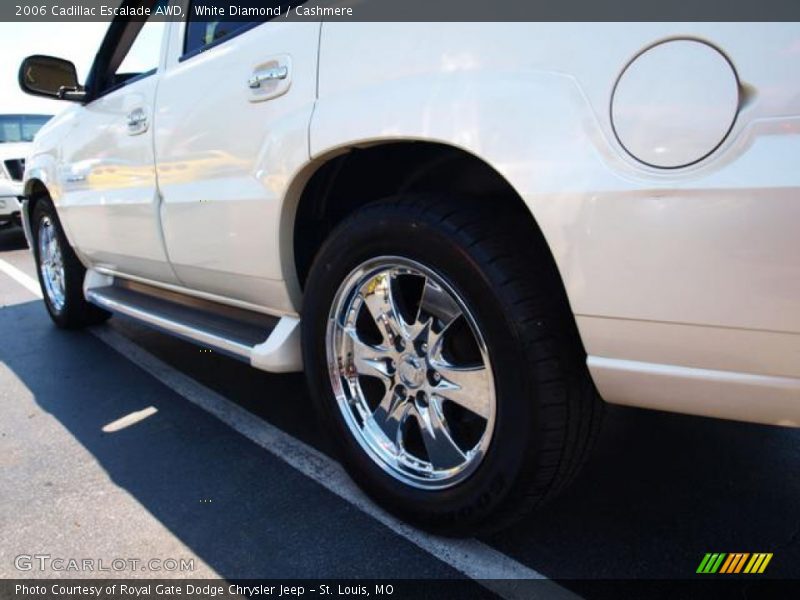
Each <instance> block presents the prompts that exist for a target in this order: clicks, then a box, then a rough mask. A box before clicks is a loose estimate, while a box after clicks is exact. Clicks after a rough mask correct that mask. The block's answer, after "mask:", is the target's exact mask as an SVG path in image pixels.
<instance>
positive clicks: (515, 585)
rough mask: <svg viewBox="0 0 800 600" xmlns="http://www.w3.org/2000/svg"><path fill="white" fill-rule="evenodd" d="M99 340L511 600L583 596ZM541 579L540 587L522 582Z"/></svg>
mask: <svg viewBox="0 0 800 600" xmlns="http://www.w3.org/2000/svg"><path fill="white" fill-rule="evenodd" d="M0 270H2V271H3V272H4V273H6V274H8V275H9V276H10V277H12V278H13V279H14V280H15V281H17V282H18V283H20V284H21V285H23V286H25V287H26V288H27V289H28V290H30V291H31V292H33V293H35V294H36V295H37V296H40V297H41V292H40V291H39V287H38V284H37V282H36V281H35V280H33V278H31V277H29V276H28V275H27V274H26V273H23V272H22V271H20V270H19V269H17V268H16V267H13V266H11V265H9V264H8V263H6V262H5V261H3V260H2V259H0ZM90 331H91V332H92V333H93V334H94V335H95V336H96V337H97V338H99V339H100V340H102V341H103V342H105V343H106V344H107V345H108V346H110V347H111V348H113V349H114V350H116V351H117V352H119V353H120V354H122V355H123V356H124V357H125V358H127V359H128V360H130V361H131V362H133V363H134V364H135V365H137V366H139V367H140V368H141V369H143V370H144V371H146V372H147V373H148V374H150V375H152V376H153V377H155V378H156V379H157V380H159V381H160V382H161V383H163V384H164V385H166V386H167V387H168V388H170V389H171V390H173V391H174V392H176V393H178V394H179V395H181V396H183V397H184V398H186V399H187V400H189V402H192V403H193V404H195V405H196V406H198V407H200V408H202V409H203V410H205V411H206V412H208V413H210V414H212V415H213V416H215V417H217V418H218V419H219V420H220V421H222V422H224V423H225V424H226V425H228V426H229V427H231V428H232V429H234V430H236V431H237V432H238V433H240V434H241V435H243V436H245V437H246V438H248V439H249V440H251V441H253V442H255V443H256V444H258V445H259V446H261V447H262V448H264V449H266V450H268V451H269V452H270V453H272V454H274V455H275V456H276V457H278V458H280V459H281V460H283V461H284V462H286V463H288V464H289V465H290V466H292V467H293V468H295V469H297V470H298V471H300V472H301V473H303V474H304V475H306V476H307V477H310V478H311V479H313V480H314V481H315V482H317V483H318V484H320V485H322V486H323V487H325V488H327V489H328V490H329V491H331V492H333V493H334V494H336V495H337V496H339V497H340V498H342V499H344V500H346V501H347V502H349V503H350V504H352V505H353V506H355V507H357V508H358V509H359V510H361V511H363V512H364V513H366V514H368V515H369V516H371V517H372V518H374V519H375V520H377V521H379V522H381V523H382V524H383V525H385V526H386V527H388V528H389V529H391V530H392V531H393V532H395V533H396V534H398V535H400V536H401V537H403V538H405V539H406V540H408V541H410V542H412V543H413V544H415V545H416V546H418V547H419V548H421V549H423V550H425V551H426V552H428V553H429V554H431V555H433V556H434V557H436V558H437V559H439V560H441V561H442V562H444V563H446V564H448V565H449V566H451V567H452V568H454V569H456V570H457V571H459V572H461V573H463V574H464V575H466V576H467V577H469V578H471V579H474V580H476V581H477V582H478V583H480V584H481V585H482V586H484V587H485V588H487V589H489V590H491V591H493V592H494V593H496V594H498V595H499V596H501V597H502V598H506V599H508V600H512V599H513V600H516V599H520V600H522V599H523V598H524V599H535V598H558V599H564V600H566V599H570V600H572V599H576V598H579V596H577V595H575V594H574V593H573V592H571V591H569V590H567V589H565V588H563V587H561V586H559V585H558V584H556V583H555V582H553V581H550V580H549V579H548V578H547V577H545V576H544V575H542V574H541V573H539V572H537V571H535V570H533V569H531V568H529V567H526V566H525V565H523V564H521V563H519V562H517V561H516V560H514V559H512V558H510V557H508V556H506V555H505V554H503V553H501V552H499V551H497V550H495V549H494V548H491V547H490V546H487V545H486V544H483V543H482V542H479V541H477V540H474V539H468V540H466V539H461V540H459V539H451V538H443V537H439V536H434V535H431V534H428V533H425V532H423V531H420V530H419V529H416V528H414V527H412V526H410V525H408V524H407V523H404V522H403V521H400V520H399V519H397V518H395V517H394V516H392V515H391V514H389V513H388V512H386V511H384V510H383V509H382V508H380V507H379V506H377V505H376V504H374V503H373V502H372V501H371V500H370V499H369V498H367V496H366V495H365V494H364V493H363V492H362V491H361V490H360V489H359V488H358V487H357V486H356V485H355V484H354V483H353V481H352V480H351V479H350V477H349V476H348V475H347V474H346V473H345V471H344V469H343V468H342V467H341V465H339V464H338V463H337V462H336V461H334V460H332V459H331V458H329V457H327V456H326V455H324V454H322V453H321V452H319V451H317V450H316V449H314V448H312V447H310V446H308V445H306V444H304V443H303V442H301V441H299V440H297V439H295V438H293V437H291V436H290V435H288V434H287V433H285V432H283V431H281V430H280V429H278V428H277V427H274V426H273V425H271V424H269V423H267V422H266V421H264V420H262V419H260V418H258V417H257V416H255V415H253V414H252V413H250V412H248V411H247V410H245V409H243V408H242V407H240V406H239V405H237V404H235V403H234V402H231V401H230V400H228V399H227V398H224V397H223V396H221V395H220V394H218V393H217V392H215V391H213V390H210V389H209V388H207V387H205V386H204V385H202V384H200V383H198V382H197V381H195V380H194V379H192V378H191V377H189V376H187V375H185V374H184V373H181V372H180V371H178V370H176V369H174V368H173V367H171V366H169V365H168V364H166V363H165V362H163V361H162V360H160V359H158V358H156V357H155V356H153V355H152V354H150V353H149V352H147V351H146V350H145V349H144V348H142V347H141V346H139V345H138V344H136V343H134V342H132V341H131V340H129V339H128V338H126V337H124V336H123V335H121V334H119V333H117V332H116V331H114V330H113V329H111V328H110V327H108V326H99V327H94V328H92V329H91V330H90ZM532 579H535V580H541V581H539V582H538V583H536V584H535V585H531V584H530V583H528V584H527V585H526V584H524V583H523V582H522V581H521V580H532Z"/></svg>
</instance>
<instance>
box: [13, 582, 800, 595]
mask: <svg viewBox="0 0 800 600" xmlns="http://www.w3.org/2000/svg"><path fill="white" fill-rule="evenodd" d="M234 598H247V599H249V598H253V599H257V600H272V599H274V598H280V599H281V600H297V599H299V598H303V599H314V600H317V599H320V598H321V599H334V598H335V599H337V600H353V599H358V598H376V599H385V600H418V599H427V598H431V599H436V600H441V599H449V598H453V599H458V600H469V599H472V598H475V599H483V598H504V599H508V600H512V599H513V600H523V599H524V600H533V599H539V598H541V599H562V600H577V599H580V598H585V599H587V600H600V599H603V600H605V599H609V600H612V599H613V600H623V599H628V598H631V599H636V600H639V599H642V600H644V599H648V600H649V599H654V600H660V599H665V600H666V599H670V600H672V599H676V600H677V599H680V600H690V599H694V598H697V599H698V600H700V599H702V600H708V599H714V598H748V599H760V598H770V599H771V598H776V599H777V598H780V599H784V598H800V580H772V579H754V578H748V579H733V578H729V579H725V578H723V577H714V578H709V579H686V580H589V579H583V580H549V579H538V580H509V579H492V580H471V579H450V580H445V579H436V580H429V579H386V580H377V579H347V580H345V579H327V580H326V579H306V580H289V579H287V580H282V579H230V580H225V579H3V580H0V600H12V599H13V600H91V599H96V600H221V599H225V600H229V599H234Z"/></svg>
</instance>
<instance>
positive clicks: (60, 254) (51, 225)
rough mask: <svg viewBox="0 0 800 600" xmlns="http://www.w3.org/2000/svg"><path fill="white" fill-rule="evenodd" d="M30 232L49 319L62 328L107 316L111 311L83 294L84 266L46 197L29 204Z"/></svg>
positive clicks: (95, 322) (98, 320)
mask: <svg viewBox="0 0 800 600" xmlns="http://www.w3.org/2000/svg"><path fill="white" fill-rule="evenodd" d="M31 234H32V237H33V255H34V257H35V259H36V273H37V275H38V277H39V285H40V287H41V288H42V296H43V298H44V304H45V306H46V307H47V312H48V313H49V314H50V318H51V319H52V320H53V322H54V323H55V324H56V325H58V326H59V327H62V328H64V329H79V328H81V327H86V326H88V325H96V324H98V323H102V322H103V321H105V320H106V319H108V318H109V317H110V316H111V313H109V312H107V311H105V310H103V309H101V308H99V307H97V306H95V305H93V304H90V303H89V302H87V301H86V298H84V296H83V279H84V276H85V275H86V269H85V267H84V266H83V265H82V264H81V262H80V260H78V257H77V256H76V255H75V252H74V251H73V249H72V247H71V246H70V245H69V242H68V241H67V238H66V236H65V235H64V230H63V229H62V227H61V221H59V219H58V214H57V213H56V209H55V207H54V206H53V203H52V202H51V201H50V199H49V198H42V199H40V200H39V201H37V202H36V204H35V206H34V207H33V214H32V218H31Z"/></svg>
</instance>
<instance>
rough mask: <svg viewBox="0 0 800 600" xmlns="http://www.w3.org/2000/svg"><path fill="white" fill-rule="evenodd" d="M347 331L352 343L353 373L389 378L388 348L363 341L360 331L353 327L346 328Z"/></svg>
mask: <svg viewBox="0 0 800 600" xmlns="http://www.w3.org/2000/svg"><path fill="white" fill-rule="evenodd" d="M345 333H346V335H347V340H348V342H349V344H350V357H351V360H350V361H348V362H349V364H350V365H351V366H352V367H353V370H354V373H353V374H355V375H367V376H369V375H372V376H374V377H380V378H381V379H385V380H388V379H389V377H390V373H389V369H390V361H391V357H390V355H389V353H388V350H387V349H386V348H383V347H380V346H371V345H369V344H367V343H365V342H362V341H361V340H360V339H359V337H358V333H356V331H355V330H354V329H352V328H346V329H345Z"/></svg>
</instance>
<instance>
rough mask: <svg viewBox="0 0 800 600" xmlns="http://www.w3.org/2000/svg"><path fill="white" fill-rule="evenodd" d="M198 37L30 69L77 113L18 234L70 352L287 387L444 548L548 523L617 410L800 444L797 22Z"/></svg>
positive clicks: (112, 39)
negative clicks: (227, 363)
mask: <svg viewBox="0 0 800 600" xmlns="http://www.w3.org/2000/svg"><path fill="white" fill-rule="evenodd" d="M187 14H188V18H187V19H185V20H183V21H180V22H178V21H175V22H157V21H154V20H148V21H146V22H143V21H141V20H140V21H136V20H129V19H124V18H120V19H117V20H115V21H114V22H113V23H112V24H111V26H110V28H109V30H108V33H107V35H106V37H105V39H104V41H103V43H102V45H101V47H100V49H99V52H98V54H97V59H96V62H95V64H94V66H93V67H92V69H91V71H90V74H89V76H88V78H87V80H86V81H78V78H77V75H76V70H75V68H74V66H73V65H72V63H71V62H69V61H67V60H64V59H60V58H53V57H48V56H42V55H36V56H31V57H29V58H27V59H26V60H25V62H24V63H23V65H22V66H21V69H20V75H19V77H20V85H21V86H22V88H23V89H24V90H25V91H27V92H29V93H32V94H38V95H44V96H50V97H58V98H61V99H63V100H64V101H66V102H71V105H70V106H69V107H68V108H67V109H66V110H64V111H63V112H62V113H60V114H59V115H58V116H56V117H55V118H53V119H52V120H51V121H50V122H48V123H47V124H46V125H45V126H44V127H43V128H42V129H41V131H39V133H38V135H37V136H36V139H35V141H34V144H33V148H32V149H31V150H30V154H29V158H28V161H27V164H26V168H25V176H24V197H25V200H24V203H23V206H22V208H21V212H22V218H23V221H24V226H25V229H26V234H27V237H28V240H29V242H30V245H31V248H32V249H33V252H34V256H35V258H36V262H37V266H38V274H39V279H40V282H41V287H42V291H43V295H44V302H45V304H46V306H47V310H48V311H49V313H50V315H51V317H52V319H53V321H54V322H55V323H56V324H57V325H58V326H60V327H65V328H77V327H82V326H86V325H90V324H96V323H99V322H101V321H103V320H104V319H106V318H108V317H109V315H110V314H112V313H118V314H121V315H127V316H128V317H132V318H134V319H137V320H139V321H141V322H143V323H146V324H150V325H152V326H155V327H157V328H160V329H162V330H164V331H167V332H169V333H171V334H174V335H177V336H181V337H183V338H187V339H189V340H193V341H195V342H197V343H199V344H201V345H203V346H204V347H209V348H213V349H215V350H218V351H220V352H223V353H227V354H229V355H233V356H236V357H238V358H240V359H242V360H244V361H247V362H248V363H250V364H252V366H253V367H255V368H257V369H263V370H266V371H270V372H276V373H283V372H292V371H303V370H304V371H305V373H306V375H307V378H308V381H309V384H310V388H311V390H312V394H313V396H314V399H315V402H316V406H317V410H318V413H319V417H320V419H321V422H322V423H323V426H324V428H325V429H326V431H327V432H328V433H329V434H330V438H331V439H332V440H333V442H334V443H335V446H336V448H337V449H338V456H339V457H340V459H341V461H342V463H343V465H344V466H345V467H346V469H347V471H348V472H349V473H350V475H351V476H352V477H353V479H354V480H355V481H356V482H357V483H358V484H359V485H360V486H362V487H363V489H364V490H366V491H367V492H368V493H369V494H370V495H371V496H372V497H373V498H374V499H375V500H377V501H378V502H379V503H380V504H382V505H383V506H385V507H386V508H388V509H389V510H391V511H393V512H394V513H395V514H398V515H400V516H401V517H402V518H404V519H407V520H409V521H411V522H413V523H415V524H417V525H419V526H422V527H424V528H427V529H429V530H433V531H437V532H442V533H447V534H466V533H474V532H476V531H487V530H491V529H497V528H501V527H504V526H507V525H508V524H509V523H510V522H512V521H513V520H514V519H516V518H517V517H519V516H520V515H522V514H523V513H525V512H526V511H528V510H531V509H533V508H536V507H539V506H541V505H543V504H544V503H546V502H549V501H551V500H552V499H554V498H555V497H556V496H557V494H558V493H559V492H560V491H561V490H562V489H564V488H565V486H566V485H567V484H568V483H569V482H570V481H571V480H572V479H573V478H574V476H575V475H576V473H577V472H578V470H579V468H580V466H581V464H582V463H583V462H584V461H585V459H586V457H587V455H588V453H589V451H590V449H591V446H592V442H593V440H594V438H595V437H596V433H597V431H598V428H599V427H600V423H601V416H602V414H603V408H604V403H616V404H626V405H635V406H640V407H646V408H653V409H659V410H667V411H675V412H683V413H690V414H695V415H704V416H710V417H719V418H725V419H737V420H743V421H752V422H759V423H768V424H774V425H783V426H797V425H800V310H798V307H800V234H798V224H800V77H798V76H797V75H798V60H797V56H798V55H797V53H796V52H794V53H793V52H789V51H787V48H797V44H798V43H800V26H799V25H797V24H794V23H785V24H781V23H772V24H759V25H757V26H756V25H752V24H750V25H748V24H743V23H730V24H709V23H690V24H686V23H684V24H671V23H649V24H645V23H630V24H624V23H623V24H607V23H593V24H579V23H561V24H555V23H481V24H476V23H473V24H470V23H435V24H434V23H414V24H394V23H345V22H326V23H320V22H309V21H304V22H303V21H299V22H298V21H295V22H293V21H291V20H285V21H284V20H281V21H279V22H266V23H244V22H234V21H224V20H220V21H209V20H208V19H204V20H196V19H195V18H193V17H192V13H191V11H187ZM598 48H602V49H603V51H602V52H598V51H597V49H598ZM364 56H370V57H371V58H370V60H368V61H365V60H362V57H364Z"/></svg>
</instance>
